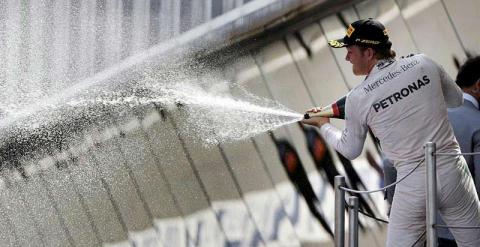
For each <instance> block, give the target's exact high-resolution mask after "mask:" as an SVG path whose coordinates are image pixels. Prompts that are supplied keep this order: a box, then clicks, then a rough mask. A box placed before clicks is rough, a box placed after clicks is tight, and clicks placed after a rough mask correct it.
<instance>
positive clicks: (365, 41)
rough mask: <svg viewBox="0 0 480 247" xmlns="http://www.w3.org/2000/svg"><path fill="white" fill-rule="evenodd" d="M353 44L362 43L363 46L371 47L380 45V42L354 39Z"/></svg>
mask: <svg viewBox="0 0 480 247" xmlns="http://www.w3.org/2000/svg"><path fill="white" fill-rule="evenodd" d="M355 42H360V43H364V44H372V45H378V44H380V41H376V40H369V39H355Z"/></svg>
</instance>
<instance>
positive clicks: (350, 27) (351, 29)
mask: <svg viewBox="0 0 480 247" xmlns="http://www.w3.org/2000/svg"><path fill="white" fill-rule="evenodd" d="M353 31H355V28H353V27H352V24H350V25H349V26H348V29H347V37H349V38H350V36H352V33H353Z"/></svg>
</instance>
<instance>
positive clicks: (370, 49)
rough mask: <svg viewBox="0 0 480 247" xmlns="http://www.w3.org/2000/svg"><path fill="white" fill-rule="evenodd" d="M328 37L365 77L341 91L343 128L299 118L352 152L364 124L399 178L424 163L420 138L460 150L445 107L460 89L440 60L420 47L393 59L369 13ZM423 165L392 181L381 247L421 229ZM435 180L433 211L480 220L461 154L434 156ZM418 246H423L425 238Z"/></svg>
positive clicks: (475, 238)
mask: <svg viewBox="0 0 480 247" xmlns="http://www.w3.org/2000/svg"><path fill="white" fill-rule="evenodd" d="M329 44H330V46H332V47H335V48H340V47H346V48H347V55H346V60H347V61H349V62H350V63H352V70H353V73H354V74H355V75H366V79H365V80H364V81H363V82H362V83H361V84H360V85H358V86H357V87H355V88H354V89H352V90H351V91H350V92H349V93H348V95H347V100H346V105H345V129H344V130H343V131H340V130H338V129H337V128H335V127H334V126H333V125H331V124H330V123H329V119H328V118H324V117H314V118H310V119H305V120H303V121H302V122H303V123H304V124H310V125H314V126H318V127H319V128H320V133H321V134H322V135H323V136H324V138H325V140H326V141H327V142H328V144H330V145H331V146H332V147H334V148H335V149H336V150H338V151H339V152H340V153H342V154H343V155H344V156H345V157H347V158H349V159H355V158H356V157H358V156H359V155H360V153H361V151H362V149H363V145H364V141H365V138H366V135H367V132H368V129H369V128H370V129H371V130H372V132H373V133H374V135H375V136H376V137H377V138H378V140H379V141H380V145H381V147H382V151H383V152H384V154H385V155H386V157H387V158H388V159H389V160H392V161H393V162H394V166H395V168H396V169H397V172H398V175H397V177H398V178H402V177H403V176H405V175H406V174H407V173H408V172H409V171H411V170H412V169H413V168H414V167H415V166H416V165H417V164H418V163H419V162H422V160H423V157H424V149H423V146H424V144H425V143H426V142H429V141H432V142H435V143H436V145H437V151H438V152H442V153H443V152H444V153H460V148H459V145H458V143H457V141H456V139H455V136H454V133H453V130H452V127H451V126H450V123H449V121H448V118H447V107H457V106H460V105H462V102H463V98H462V91H461V90H460V88H459V87H458V86H457V85H456V84H455V82H454V81H453V80H452V79H451V78H450V77H449V76H448V75H447V74H446V72H445V71H444V70H443V68H442V67H441V66H439V65H438V64H437V63H435V62H434V61H432V60H431V59H430V58H428V57H427V56H425V55H423V54H419V55H413V56H409V57H407V58H402V59H398V60H396V59H395V52H394V51H393V50H391V45H392V43H391V42H390V41H389V38H388V33H387V30H386V29H385V27H384V26H383V24H381V23H380V22H378V21H375V20H373V19H365V20H359V21H356V22H353V23H352V24H350V26H349V27H348V30H347V34H346V36H345V37H344V38H343V39H339V40H332V41H329ZM317 111H319V108H313V109H311V110H309V111H308V112H317ZM425 172H426V169H425V165H424V164H421V165H420V166H419V167H418V168H417V169H416V170H415V171H414V172H413V173H412V174H411V175H410V176H408V177H407V178H406V179H405V180H404V181H402V182H400V183H399V184H397V186H396V191H395V195H394V198H393V204H392V209H391V214H390V223H389V225H388V236H387V246H399V247H408V246H413V245H414V244H415V241H417V240H418V239H419V238H420V237H421V235H422V233H423V232H424V230H425V224H426V222H425V219H426V205H425V200H426V191H425ZM437 183H438V184H437V197H438V207H439V212H440V214H441V215H442V217H443V219H444V220H445V222H446V223H447V224H448V225H451V226H476V227H478V226H480V202H479V199H478V196H477V193H476V191H475V186H474V184H473V180H472V177H471V175H470V173H469V171H468V168H467V165H466V163H465V160H464V158H463V157H462V156H461V155H456V156H437ZM451 232H452V233H453V235H454V237H455V239H456V241H457V244H458V245H459V246H472V247H474V246H475V247H478V246H480V229H459V228H452V229H451ZM417 245H419V246H423V241H418V243H417Z"/></svg>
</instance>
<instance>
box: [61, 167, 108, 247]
mask: <svg viewBox="0 0 480 247" xmlns="http://www.w3.org/2000/svg"><path fill="white" fill-rule="evenodd" d="M71 162H72V163H75V161H73V160H72V161H71ZM74 165H75V164H74ZM67 171H68V177H69V180H70V182H71V183H72V184H73V187H74V190H75V193H76V194H77V196H78V200H79V202H80V205H81V207H82V208H83V210H85V214H86V216H87V218H88V221H89V223H90V226H91V227H92V230H93V234H94V235H95V237H96V238H97V243H99V245H101V243H102V238H101V237H100V232H99V231H98V228H97V226H96V225H95V222H94V220H93V216H92V214H91V212H90V209H89V208H88V206H87V205H86V203H85V198H83V196H82V194H81V193H80V191H79V190H78V187H77V183H76V182H75V181H74V180H73V178H72V171H71V170H70V168H69V167H67Z"/></svg>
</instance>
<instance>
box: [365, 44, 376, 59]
mask: <svg viewBox="0 0 480 247" xmlns="http://www.w3.org/2000/svg"><path fill="white" fill-rule="evenodd" d="M366 52H367V56H368V58H370V59H372V58H374V57H375V51H374V50H373V48H370V47H368V48H367V50H366Z"/></svg>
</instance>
